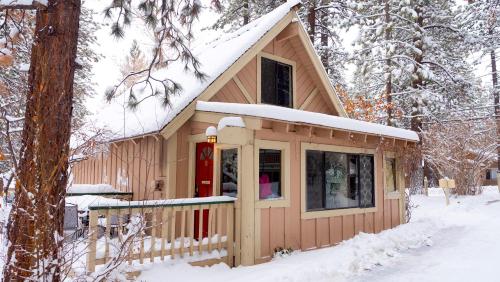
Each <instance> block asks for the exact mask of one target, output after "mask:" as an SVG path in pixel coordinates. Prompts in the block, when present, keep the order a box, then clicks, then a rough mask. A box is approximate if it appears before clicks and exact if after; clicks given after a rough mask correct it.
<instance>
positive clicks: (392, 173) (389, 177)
mask: <svg viewBox="0 0 500 282" xmlns="http://www.w3.org/2000/svg"><path fill="white" fill-rule="evenodd" d="M384 175H385V191H386V192H388V193H390V192H396V191H397V184H396V175H397V174H396V159H395V158H385V171H384Z"/></svg>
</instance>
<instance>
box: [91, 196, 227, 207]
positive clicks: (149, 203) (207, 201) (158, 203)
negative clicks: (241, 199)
mask: <svg viewBox="0 0 500 282" xmlns="http://www.w3.org/2000/svg"><path fill="white" fill-rule="evenodd" d="M235 201H236V198H233V197H229V196H213V197H204V198H182V199H168V200H145V201H129V202H124V201H117V202H116V203H103V204H100V203H98V204H91V205H89V210H106V209H110V210H112V209H129V208H134V209H135V208H159V207H182V206H193V205H215V204H228V203H234V202H235Z"/></svg>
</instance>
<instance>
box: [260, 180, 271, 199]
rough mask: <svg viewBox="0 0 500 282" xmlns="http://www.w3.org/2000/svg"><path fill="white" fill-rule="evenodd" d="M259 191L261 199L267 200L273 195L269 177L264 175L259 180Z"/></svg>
mask: <svg viewBox="0 0 500 282" xmlns="http://www.w3.org/2000/svg"><path fill="white" fill-rule="evenodd" d="M259 191H260V198H261V199H267V198H269V196H271V195H272V194H273V191H272V189H271V181H270V180H269V175H267V174H264V175H262V176H261V177H260V178H259Z"/></svg>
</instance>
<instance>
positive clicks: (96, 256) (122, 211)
mask: <svg viewBox="0 0 500 282" xmlns="http://www.w3.org/2000/svg"><path fill="white" fill-rule="evenodd" d="M235 200H236V199H235V198H231V197H227V196H221V197H206V198H187V199H173V200H156V201H155V200H153V201H131V202H125V201H117V202H116V203H106V204H97V205H91V206H89V230H88V234H89V235H88V249H87V258H86V260H87V264H86V265H87V271H89V272H94V271H95V270H96V266H99V265H104V264H107V263H117V262H125V261H127V262H128V264H129V265H130V264H132V262H134V263H139V264H143V263H145V262H146V261H149V262H154V261H155V260H156V261H157V260H161V261H164V260H166V259H172V260H173V259H178V258H188V259H189V260H190V261H193V262H194V263H197V264H210V263H214V262H220V261H224V262H226V263H227V264H228V265H230V266H233V265H234V202H235ZM200 214H201V216H200ZM100 234H102V236H101V237H100V238H98V237H99V235H100ZM237 253H238V252H237Z"/></svg>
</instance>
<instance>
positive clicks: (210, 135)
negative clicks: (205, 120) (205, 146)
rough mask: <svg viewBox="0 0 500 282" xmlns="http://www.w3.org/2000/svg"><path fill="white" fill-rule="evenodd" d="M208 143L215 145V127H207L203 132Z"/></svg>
mask: <svg viewBox="0 0 500 282" xmlns="http://www.w3.org/2000/svg"><path fill="white" fill-rule="evenodd" d="M205 135H206V136H207V142H208V143H217V128H215V126H209V127H208V128H207V130H206V131H205Z"/></svg>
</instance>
